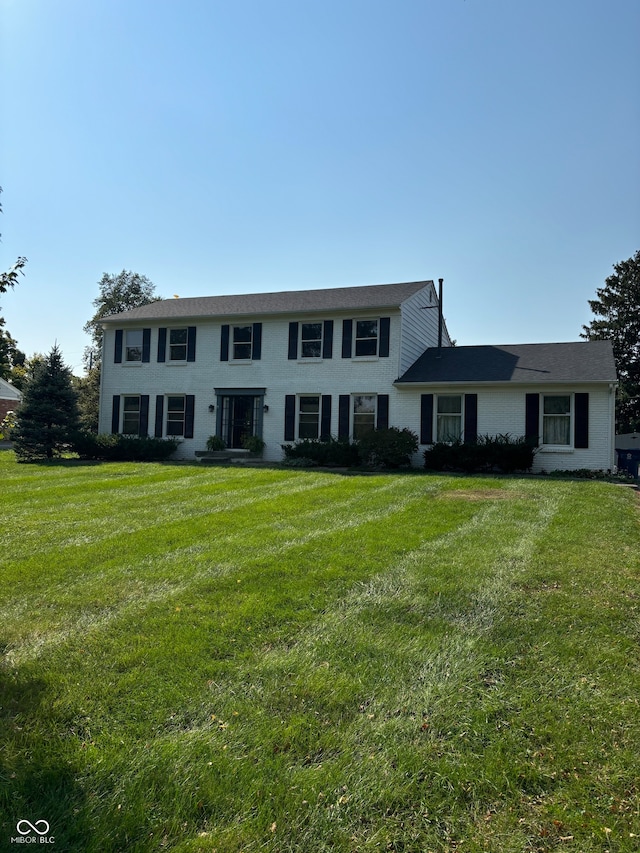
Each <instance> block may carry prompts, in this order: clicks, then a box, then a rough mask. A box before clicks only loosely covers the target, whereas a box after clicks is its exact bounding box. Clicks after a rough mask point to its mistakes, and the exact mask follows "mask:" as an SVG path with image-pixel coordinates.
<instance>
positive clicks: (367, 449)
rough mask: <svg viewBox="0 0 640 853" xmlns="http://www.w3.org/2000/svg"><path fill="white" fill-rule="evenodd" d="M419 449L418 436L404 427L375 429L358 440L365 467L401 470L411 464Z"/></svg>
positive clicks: (361, 458)
mask: <svg viewBox="0 0 640 853" xmlns="http://www.w3.org/2000/svg"><path fill="white" fill-rule="evenodd" d="M417 449H418V436H417V435H416V434H415V432H412V431H411V430H410V429H407V428H406V427H404V428H403V429H399V428H398V427H387V428H386V429H375V430H372V431H371V432H368V433H366V435H363V436H362V438H360V439H359V440H358V453H359V455H360V460H361V462H362V464H363V465H368V466H370V467H373V468H400V467H401V466H403V465H410V464H411V456H412V454H414V453H415V452H416V451H417Z"/></svg>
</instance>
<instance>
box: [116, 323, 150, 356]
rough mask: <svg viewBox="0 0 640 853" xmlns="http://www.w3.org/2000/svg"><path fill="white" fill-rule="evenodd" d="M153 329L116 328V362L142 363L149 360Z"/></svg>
mask: <svg viewBox="0 0 640 853" xmlns="http://www.w3.org/2000/svg"><path fill="white" fill-rule="evenodd" d="M150 343H151V329H116V330H115V335H114V349H113V360H114V362H115V364H122V362H124V363H125V364H140V363H141V362H148V361H149V350H150Z"/></svg>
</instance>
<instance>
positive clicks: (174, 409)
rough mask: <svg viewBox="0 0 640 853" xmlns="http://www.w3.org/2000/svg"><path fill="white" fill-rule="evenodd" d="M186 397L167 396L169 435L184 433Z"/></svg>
mask: <svg viewBox="0 0 640 853" xmlns="http://www.w3.org/2000/svg"><path fill="white" fill-rule="evenodd" d="M184 411H185V398H184V397H168V398H167V435H184Z"/></svg>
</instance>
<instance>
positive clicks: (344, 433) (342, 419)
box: [338, 394, 351, 438]
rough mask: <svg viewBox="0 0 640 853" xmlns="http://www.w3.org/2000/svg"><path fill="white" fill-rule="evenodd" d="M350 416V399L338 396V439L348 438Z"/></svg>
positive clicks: (347, 396)
mask: <svg viewBox="0 0 640 853" xmlns="http://www.w3.org/2000/svg"><path fill="white" fill-rule="evenodd" d="M350 414H351V397H350V395H349V394H340V396H339V397H338V438H349V416H350Z"/></svg>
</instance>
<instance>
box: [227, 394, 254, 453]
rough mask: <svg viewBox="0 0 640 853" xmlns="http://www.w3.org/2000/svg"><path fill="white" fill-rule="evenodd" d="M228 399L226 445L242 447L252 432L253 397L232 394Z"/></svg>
mask: <svg viewBox="0 0 640 853" xmlns="http://www.w3.org/2000/svg"><path fill="white" fill-rule="evenodd" d="M227 399H228V400H229V423H228V426H227V435H226V436H225V440H226V442H227V447H242V446H243V444H244V442H245V441H246V440H247V438H249V437H250V436H252V435H253V432H254V412H255V397H248V396H247V397H245V396H237V397H236V396H234V397H228V398H227Z"/></svg>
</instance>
